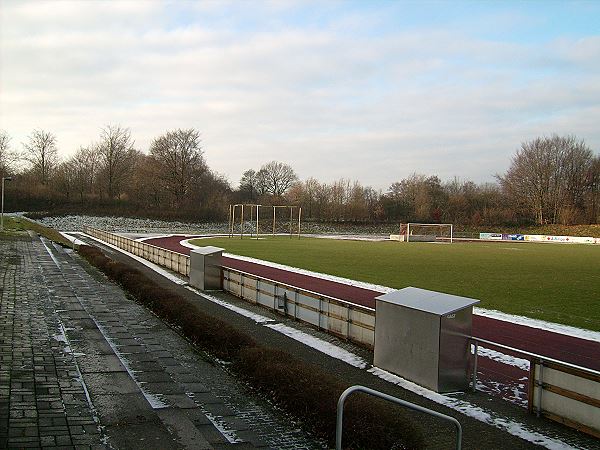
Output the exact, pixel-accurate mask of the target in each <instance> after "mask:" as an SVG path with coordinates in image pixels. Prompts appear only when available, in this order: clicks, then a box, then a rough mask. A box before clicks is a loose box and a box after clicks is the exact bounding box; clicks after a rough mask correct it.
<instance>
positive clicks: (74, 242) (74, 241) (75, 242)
mask: <svg viewBox="0 0 600 450" xmlns="http://www.w3.org/2000/svg"><path fill="white" fill-rule="evenodd" d="M71 233H72V232H70V231H69V232H66V231H60V234H61V235H62V236H63V237H64V238H65V239H67V240H68V241H69V242H70V243H71V244H72V245H85V242H83V241H80V240H79V239H77V238H76V237H75V236H72V235H71Z"/></svg>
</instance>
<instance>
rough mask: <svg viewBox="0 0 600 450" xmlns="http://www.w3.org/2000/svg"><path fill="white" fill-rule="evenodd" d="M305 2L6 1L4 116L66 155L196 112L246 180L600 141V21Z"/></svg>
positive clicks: (7, 125) (465, 170) (140, 141)
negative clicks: (264, 174)
mask: <svg viewBox="0 0 600 450" xmlns="http://www.w3.org/2000/svg"><path fill="white" fill-rule="evenodd" d="M342 6H343V4H342ZM302 7H303V3H302V2H301V3H299V4H293V3H289V4H287V3H285V4H284V3H280V2H274V3H253V4H252V11H250V10H249V8H248V7H247V6H246V7H240V3H238V2H233V3H231V4H227V3H222V2H214V3H206V2H198V3H195V2H192V3H160V2H58V3H54V2H52V3H51V2H32V3H30V2H5V3H2V6H1V8H0V11H1V13H0V128H2V129H5V130H6V131H8V133H9V134H10V135H12V136H13V143H19V142H22V141H24V140H25V139H26V137H27V135H28V133H29V132H30V131H31V130H32V129H33V128H44V129H47V130H51V131H53V132H54V133H56V134H57V136H58V144H59V147H60V149H61V153H62V154H63V155H65V156H66V155H68V154H71V153H73V152H74V151H75V150H76V148H77V147H78V146H79V145H86V144H88V143H89V142H91V141H93V140H94V139H96V138H97V136H98V134H99V130H100V128H101V127H102V126H104V125H106V124H108V123H119V124H122V125H123V126H127V127H130V128H131V130H132V134H133V136H134V137H135V139H136V143H137V146H138V147H139V148H140V149H142V150H146V149H147V148H148V146H149V144H150V142H151V140H152V139H153V138H154V137H155V136H157V135H158V134H160V133H162V132H163V131H165V130H167V129H171V128H175V127H196V128H198V129H199V130H201V132H202V136H203V142H204V146H205V150H206V156H207V159H208V162H209V164H210V165H211V167H212V168H213V169H215V170H217V171H219V172H221V173H225V174H227V175H228V176H229V178H230V180H231V181H233V182H236V181H237V180H238V179H239V176H240V175H241V173H242V172H243V170H245V169H247V168H249V167H257V166H259V165H260V164H262V163H263V162H266V161H269V160H272V159H278V160H283V161H286V162H289V163H290V164H292V165H293V166H294V167H295V168H296V170H297V171H298V173H299V175H300V176H301V177H309V176H314V177H316V178H319V179H321V180H324V181H332V180H333V179H336V178H339V177H342V176H343V177H346V178H353V179H359V180H361V181H362V182H363V183H366V184H372V185H374V186H375V187H377V188H382V189H386V188H387V187H388V186H389V185H390V184H391V183H392V182H394V181H396V180H398V179H400V178H402V177H404V176H407V175H409V174H410V173H412V172H422V173H428V174H438V175H439V176H440V177H442V178H449V177H452V176H454V175H458V176H460V177H461V178H470V179H474V180H475V181H490V180H492V177H493V175H494V174H495V173H498V172H502V171H504V170H505V169H506V168H507V166H508V164H509V162H510V156H511V155H512V153H513V152H514V150H515V149H516V148H517V147H518V146H519V143H520V142H521V141H523V140H526V139H531V138H533V137H535V136H536V135H538V134H551V133H554V132H556V133H573V134H576V135H578V136H579V137H581V138H585V139H586V140H587V142H588V144H590V145H591V146H592V148H595V149H598V147H599V144H600V130H599V129H598V128H597V125H596V124H597V123H598V118H599V111H598V108H597V106H596V105H598V104H600V88H599V87H598V84H597V78H598V72H599V71H600V67H599V66H600V63H598V61H600V58H598V55H600V38H599V37H598V36H589V37H584V38H568V37H561V36H559V37H556V38H554V39H552V40H551V41H544V42H542V43H540V44H535V43H531V42H527V43H516V42H514V41H511V42H508V41H498V40H496V41H494V40H489V39H483V38H477V37H476V36H473V34H472V33H469V30H460V31H457V30H456V29H451V28H447V29H443V28H442V29H440V28H438V29H433V28H431V27H430V28H424V27H412V28H411V29H410V30H409V29H408V28H402V27H401V26H399V27H398V30H392V31H389V30H388V31H386V32H385V33H376V32H372V31H373V29H376V28H377V27H378V26H379V25H380V24H383V23H387V22H386V21H388V22H389V17H386V14H389V13H390V11H389V10H388V9H389V8H388V9H385V10H381V11H378V10H371V11H369V13H368V15H366V16H365V17H364V18H365V20H364V21H360V20H359V19H360V14H357V13H356V12H350V13H348V14H346V15H341V16H337V15H336V14H333V13H331V11H329V9H328V8H332V9H335V8H336V7H339V5H336V4H332V5H328V6H326V7H324V8H325V9H323V10H320V11H319V10H318V8H320V6H319V4H314V5H313V7H314V11H313V10H311V14H313V15H314V16H315V17H316V16H318V12H321V13H322V15H327V14H330V13H331V15H330V16H328V17H327V20H326V21H325V25H321V26H317V25H315V24H308V25H307V24H306V23H301V21H300V20H297V21H295V20H291V19H290V11H292V12H294V11H296V10H297V9H298V8H300V9H301V8H302ZM238 9H246V10H245V11H236V10H238ZM503 17H504V18H503V20H502V21H499V22H498V23H499V24H504V25H501V26H506V27H510V25H508V24H510V23H511V20H510V18H511V17H512V15H511V14H507V15H505V16H503ZM515 17H517V19H519V23H522V21H523V20H524V19H523V18H522V17H521V16H519V15H515ZM311 20H315V21H316V19H311ZM488 20H491V19H488ZM399 23H400V22H399ZM365 30H370V31H371V32H365Z"/></svg>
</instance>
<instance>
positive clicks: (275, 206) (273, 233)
mask: <svg viewBox="0 0 600 450" xmlns="http://www.w3.org/2000/svg"><path fill="white" fill-rule="evenodd" d="M275 208H277V206H273V236H275Z"/></svg>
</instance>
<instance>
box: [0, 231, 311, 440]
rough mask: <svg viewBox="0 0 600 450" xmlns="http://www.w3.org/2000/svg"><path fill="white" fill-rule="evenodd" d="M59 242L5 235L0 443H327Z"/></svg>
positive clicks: (0, 263)
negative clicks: (309, 433)
mask: <svg viewBox="0 0 600 450" xmlns="http://www.w3.org/2000/svg"><path fill="white" fill-rule="evenodd" d="M84 267H85V265H84V264H82V263H81V261H80V259H79V257H78V256H75V255H73V254H71V253H69V252H68V251H65V250H64V249H63V248H62V247H58V246H57V247H55V246H54V245H52V243H50V242H48V241H46V240H43V239H42V240H40V239H39V238H37V237H33V238H31V239H29V238H23V239H18V240H0V277H1V280H2V281H1V284H0V286H1V288H0V358H1V359H0V360H1V363H2V364H1V367H0V448H24V447H34V448H37V447H48V448H52V447H61V448H127V449H130V448H133V449H135V448H144V449H154V448H155V449H166V448H169V449H171V448H194V449H205V448H234V447H235V448H242V449H243V448H290V449H291V448H319V447H320V445H319V444H318V443H316V442H314V441H313V440H312V439H311V438H310V437H309V436H307V435H306V434H305V433H303V432H302V431H300V430H298V429H296V428H295V427H293V425H290V424H288V421H287V420H286V418H285V417H282V415H281V413H279V412H277V411H275V410H274V409H273V408H272V407H271V406H270V405H269V404H268V403H266V402H265V401H263V400H261V399H255V398H253V397H252V396H251V395H250V393H249V392H248V390H247V389H246V388H245V387H244V386H242V385H240V384H239V382H238V381H236V380H235V379H234V378H233V377H231V376H230V375H229V374H228V373H227V372H226V371H225V370H223V368H222V367H220V366H219V365H217V364H214V362H213V361H211V360H210V358H208V357H202V356H201V355H199V354H198V353H197V352H196V351H195V350H194V349H193V348H191V347H190V345H189V344H188V343H187V342H186V341H185V340H184V339H183V338H181V337H180V336H179V335H177V334H176V333H175V332H174V331H173V330H171V329H170V328H169V327H168V326H166V325H165V324H164V323H163V322H162V321H161V320H159V319H158V318H156V317H155V316H154V315H152V314H151V313H150V312H149V311H148V310H146V309H145V308H143V307H142V306H140V305H138V304H136V303H135V302H134V301H132V300H131V299H128V298H127V297H126V296H125V295H124V293H123V292H122V291H121V290H120V289H119V288H118V287H117V286H115V285H114V284H112V283H107V282H106V279H105V278H104V277H103V276H101V275H99V274H98V273H97V272H96V271H94V270H92V269H88V270H90V272H89V273H88V272H86V270H85V269H84Z"/></svg>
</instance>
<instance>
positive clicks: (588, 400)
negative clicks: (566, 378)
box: [542, 383, 600, 408]
mask: <svg viewBox="0 0 600 450" xmlns="http://www.w3.org/2000/svg"><path fill="white" fill-rule="evenodd" d="M542 387H543V388H544V389H545V390H547V391H548V392H553V393H554V394H558V395H561V396H563V397H567V398H570V399H573V400H577V401H578V402H581V403H585V404H586V405H590V406H594V407H595V408H600V400H599V399H597V398H593V397H588V396H587V395H583V394H580V393H578V392H575V391H571V390H569V389H565V388H561V387H559V386H554V385H552V384H549V383H543V384H542Z"/></svg>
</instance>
